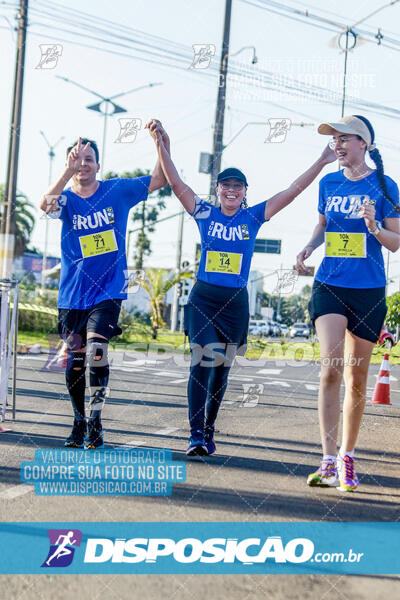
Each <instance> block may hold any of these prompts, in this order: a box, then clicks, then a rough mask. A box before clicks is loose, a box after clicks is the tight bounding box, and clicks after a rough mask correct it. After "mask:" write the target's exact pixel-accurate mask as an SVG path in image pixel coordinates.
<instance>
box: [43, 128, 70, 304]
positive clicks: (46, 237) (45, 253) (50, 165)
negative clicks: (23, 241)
mask: <svg viewBox="0 0 400 600" xmlns="http://www.w3.org/2000/svg"><path fill="white" fill-rule="evenodd" d="M40 135H41V136H42V137H43V139H44V141H45V142H46V144H47V146H48V148H49V186H50V185H51V184H52V181H53V161H54V157H55V153H54V149H55V148H56V146H58V144H59V143H60V142H61V141H62V140H63V139H64V136H62V137H60V139H59V140H58V141H57V142H56V143H55V144H53V145H51V144H50V142H49V140H48V139H47V137H46V136H45V134H44V132H43V131H41V132H40ZM45 219H46V226H45V233H44V251H43V260H42V284H41V293H42V294H43V293H44V289H45V280H46V276H45V271H46V267H47V265H46V263H47V244H48V237H49V217H48V215H45Z"/></svg>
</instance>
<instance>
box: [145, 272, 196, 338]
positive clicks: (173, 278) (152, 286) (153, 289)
mask: <svg viewBox="0 0 400 600" xmlns="http://www.w3.org/2000/svg"><path fill="white" fill-rule="evenodd" d="M188 277H193V274H192V273H191V272H188V271H185V272H182V273H179V274H178V275H177V274H174V275H168V273H167V272H166V271H165V270H164V269H148V270H147V271H146V276H145V278H138V279H137V280H136V282H135V283H136V284H137V285H140V286H141V287H142V288H143V289H144V290H146V292H147V294H148V296H149V298H150V307H151V309H150V323H151V330H152V338H153V340H155V339H157V332H158V329H160V327H165V323H164V320H163V318H162V314H161V311H162V303H163V298H164V296H165V294H166V293H167V292H168V290H170V289H171V288H172V287H173V286H174V285H176V284H177V283H178V282H179V281H181V280H182V279H187V278H188Z"/></svg>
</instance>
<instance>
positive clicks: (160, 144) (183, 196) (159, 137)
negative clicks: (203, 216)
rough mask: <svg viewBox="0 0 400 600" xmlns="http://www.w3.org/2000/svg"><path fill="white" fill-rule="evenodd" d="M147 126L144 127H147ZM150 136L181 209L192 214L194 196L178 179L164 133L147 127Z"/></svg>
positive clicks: (160, 128) (157, 127)
mask: <svg viewBox="0 0 400 600" xmlns="http://www.w3.org/2000/svg"><path fill="white" fill-rule="evenodd" d="M147 126H148V125H146V127H147ZM149 131H150V135H151V137H152V138H153V140H154V143H155V145H156V148H157V151H158V158H159V162H160V164H161V167H162V170H163V172H164V175H165V177H166V179H167V181H168V183H169V185H170V186H171V188H172V191H173V192H174V194H175V196H176V197H177V198H178V200H179V201H180V203H181V204H182V206H183V208H184V209H185V210H187V212H188V213H190V214H192V213H193V212H194V209H195V198H196V194H195V193H194V191H193V190H192V189H191V188H190V187H189V186H188V185H186V183H184V182H183V181H182V179H181V178H180V176H179V174H178V171H177V170H176V167H175V165H174V163H173V161H172V158H171V156H170V153H169V148H168V147H167V144H168V142H169V138H168V135H167V133H166V131H165V130H164V129H163V128H162V127H161V126H154V127H152V128H150V127H149Z"/></svg>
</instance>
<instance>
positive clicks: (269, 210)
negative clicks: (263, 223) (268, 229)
mask: <svg viewBox="0 0 400 600" xmlns="http://www.w3.org/2000/svg"><path fill="white" fill-rule="evenodd" d="M334 160H336V155H335V153H334V151H333V150H331V149H330V148H329V146H326V148H325V149H324V151H323V152H322V154H321V156H320V157H319V159H318V160H317V161H316V162H315V163H314V164H313V165H311V167H310V168H309V169H307V171H305V172H304V173H302V175H300V177H298V178H297V179H296V180H295V181H293V183H292V184H291V185H290V186H289V187H288V188H287V189H286V190H283V191H282V192H278V194H275V196H272V198H270V199H269V200H268V201H267V204H266V207H265V218H266V219H270V218H271V217H273V216H274V215H276V213H278V212H279V211H280V210H282V208H285V206H287V205H288V204H290V203H291V202H293V200H294V199H295V198H296V197H297V196H298V195H299V194H301V192H302V191H303V190H305V189H306V188H307V187H308V186H309V185H310V184H311V183H312V182H313V181H314V179H315V178H316V177H317V175H318V174H319V173H320V172H321V171H322V169H323V168H324V167H325V166H326V165H328V164H329V163H331V162H333V161H334Z"/></svg>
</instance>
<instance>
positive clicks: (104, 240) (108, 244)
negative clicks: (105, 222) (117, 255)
mask: <svg viewBox="0 0 400 600" xmlns="http://www.w3.org/2000/svg"><path fill="white" fill-rule="evenodd" d="M79 243H80V245H81V251H82V256H83V258H89V257H90V256H98V255H99V254H107V253H108V252H115V251H116V250H118V245H117V240H116V239H115V232H114V230H113V229H109V230H108V231H101V232H100V233H91V234H89V235H83V236H81V237H80V238H79Z"/></svg>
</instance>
